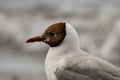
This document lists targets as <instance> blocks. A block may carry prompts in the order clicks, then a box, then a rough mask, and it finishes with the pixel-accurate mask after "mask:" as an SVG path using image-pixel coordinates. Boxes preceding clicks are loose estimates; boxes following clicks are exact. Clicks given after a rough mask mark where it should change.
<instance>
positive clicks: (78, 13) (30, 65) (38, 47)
mask: <svg viewBox="0 0 120 80" xmlns="http://www.w3.org/2000/svg"><path fill="white" fill-rule="evenodd" d="M59 21H66V22H68V23H70V24H72V25H73V26H74V27H75V29H76V30H77V32H78V34H79V38H80V46H81V49H83V50H84V51H86V52H89V53H91V54H93V55H96V56H98V57H101V58H104V59H106V60H108V61H110V62H111V63H113V64H114V65H116V66H118V67H119V66H120V0H59V1H58V0H0V80H47V79H46V75H45V71H44V62H45V56H46V53H47V51H48V48H49V46H48V45H45V44H44V43H34V44H26V43H25V41H26V40H27V39H29V38H30V37H33V36H36V35H40V34H41V33H42V32H43V31H44V30H45V29H46V28H47V26H48V25H51V24H53V23H55V22H59Z"/></svg>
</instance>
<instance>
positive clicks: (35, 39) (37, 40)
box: [26, 36, 44, 43]
mask: <svg viewBox="0 0 120 80" xmlns="http://www.w3.org/2000/svg"><path fill="white" fill-rule="evenodd" d="M43 40H44V39H43V38H40V37H39V36H36V37H33V38H30V39H28V40H27V41H26V43H31V42H41V41H43Z"/></svg>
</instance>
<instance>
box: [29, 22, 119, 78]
mask: <svg viewBox="0 0 120 80" xmlns="http://www.w3.org/2000/svg"><path fill="white" fill-rule="evenodd" d="M48 39H49V40H48ZM36 41H42V42H44V43H47V44H48V45H50V48H49V51H48V53H47V56H46V61H45V71H46V75H47V78H48V80H120V69H119V68H117V67H116V66H114V65H112V64H111V63H109V62H108V61H105V60H103V59H100V58H98V57H96V56H94V55H91V54H89V53H86V52H84V51H83V50H81V49H80V46H79V37H78V34H77V32H76V30H75V29H74V27H73V26H72V25H70V24H69V23H65V22H60V23H55V24H53V25H50V26H49V27H48V28H47V29H46V31H45V32H44V33H43V34H42V35H41V36H37V37H34V38H31V39H29V40H28V41H27V42H36Z"/></svg>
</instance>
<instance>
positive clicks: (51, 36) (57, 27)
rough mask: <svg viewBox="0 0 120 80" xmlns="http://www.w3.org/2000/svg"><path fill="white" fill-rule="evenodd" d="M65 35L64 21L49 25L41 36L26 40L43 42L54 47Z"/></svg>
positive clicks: (28, 41)
mask: <svg viewBox="0 0 120 80" xmlns="http://www.w3.org/2000/svg"><path fill="white" fill-rule="evenodd" d="M65 35H66V24H65V23H64V22H60V23H55V24H52V25H50V26H49V27H48V28H47V29H46V30H45V32H44V33H43V34H42V35H41V36H36V37H33V38H30V39H28V40H27V41H26V42H27V43H31V42H44V43H47V44H48V45H49V46H51V47H56V46H58V45H60V44H61V43H62V41H63V40H64V38H65Z"/></svg>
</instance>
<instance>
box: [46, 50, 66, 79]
mask: <svg viewBox="0 0 120 80" xmlns="http://www.w3.org/2000/svg"><path fill="white" fill-rule="evenodd" d="M59 53H60V51H57V52H56V51H51V50H50V49H49V52H48V54H47V57H46V61H45V69H46V75H47V78H48V80H57V79H56V77H55V74H54V73H55V72H56V70H57V69H63V67H64V66H65V61H64V58H63V56H58V55H56V54H59Z"/></svg>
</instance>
